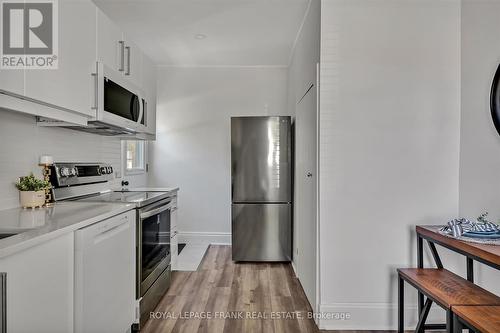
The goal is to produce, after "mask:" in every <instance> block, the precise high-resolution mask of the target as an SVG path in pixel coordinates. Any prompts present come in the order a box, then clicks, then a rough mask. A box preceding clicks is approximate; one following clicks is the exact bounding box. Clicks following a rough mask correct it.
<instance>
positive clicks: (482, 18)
mask: <svg viewBox="0 0 500 333" xmlns="http://www.w3.org/2000/svg"><path fill="white" fill-rule="evenodd" d="M499 13H500V2H498V1H496V0H489V1H484V0H481V1H479V0H467V1H463V3H462V109H461V111H462V119H461V132H460V133H461V140H460V214H461V215H462V216H467V217H470V218H473V217H476V216H478V215H479V214H481V213H482V212H484V211H488V212H489V213H490V217H491V218H492V219H493V221H495V222H498V219H499V218H500V205H499V202H500V181H499V176H498V172H499V170H500V136H499V135H498V133H497V132H496V130H495V127H494V125H493V121H492V118H491V114H490V106H489V98H490V89H491V83H492V81H493V75H494V74H495V71H496V69H497V67H498V64H499V63H500V43H499V36H500V19H499ZM489 271H491V269H481V270H479V271H478V277H479V279H478V280H479V282H480V283H481V284H483V285H484V286H485V287H487V288H488V289H490V290H492V291H496V293H497V294H500V285H499V284H498V278H499V276H500V273H499V272H498V271H495V272H493V271H491V272H489Z"/></svg>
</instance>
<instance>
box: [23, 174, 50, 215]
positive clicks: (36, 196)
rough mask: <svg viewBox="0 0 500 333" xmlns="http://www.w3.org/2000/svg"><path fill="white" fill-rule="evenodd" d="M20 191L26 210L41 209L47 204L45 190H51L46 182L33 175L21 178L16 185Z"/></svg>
mask: <svg viewBox="0 0 500 333" xmlns="http://www.w3.org/2000/svg"><path fill="white" fill-rule="evenodd" d="M16 187H17V189H18V190H19V200H20V201H21V206H22V207H24V208H34V207H41V206H43V205H44V204H45V190H46V189H48V188H50V183H49V182H48V181H46V180H42V179H38V178H36V177H35V176H34V175H33V173H31V174H30V175H29V176H26V177H21V178H19V182H17V183H16Z"/></svg>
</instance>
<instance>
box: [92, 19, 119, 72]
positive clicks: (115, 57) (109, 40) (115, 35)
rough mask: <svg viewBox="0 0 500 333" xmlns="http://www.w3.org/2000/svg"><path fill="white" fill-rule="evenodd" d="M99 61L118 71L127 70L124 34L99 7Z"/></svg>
mask: <svg viewBox="0 0 500 333" xmlns="http://www.w3.org/2000/svg"><path fill="white" fill-rule="evenodd" d="M97 61H99V62H102V63H103V64H105V65H106V66H108V67H110V68H111V69H114V70H116V71H120V72H124V71H125V41H124V40H123V34H122V32H121V30H120V29H119V28H118V27H117V26H116V25H115V24H114V23H113V22H112V21H111V20H110V19H109V18H108V17H107V16H106V15H105V14H104V13H103V12H102V11H101V10H100V9H97Z"/></svg>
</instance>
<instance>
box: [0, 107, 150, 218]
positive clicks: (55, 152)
mask: <svg viewBox="0 0 500 333" xmlns="http://www.w3.org/2000/svg"><path fill="white" fill-rule="evenodd" d="M41 155H51V156H53V157H54V161H56V162H104V163H110V164H111V165H112V166H113V168H114V169H115V170H117V171H118V172H119V173H120V169H121V142H120V139H119V138H113V137H105V136H99V135H94V134H88V133H83V132H78V131H74V130H70V129H63V128H52V127H39V126H37V124H36V121H35V118H34V117H32V116H29V115H25V114H22V113H18V112H12V111H7V110H3V109H0V209H6V208H12V207H18V206H19V194H18V191H17V189H16V188H15V187H14V182H15V181H16V180H17V178H18V177H20V176H24V175H27V174H28V173H30V172H33V173H35V175H38V176H41V168H40V167H39V166H38V160H39V158H40V156H41ZM127 179H128V180H130V182H131V184H133V185H134V186H144V185H145V184H146V176H145V175H142V176H137V177H134V179H130V177H127ZM120 182H121V179H115V180H114V181H113V182H112V186H115V187H118V186H120Z"/></svg>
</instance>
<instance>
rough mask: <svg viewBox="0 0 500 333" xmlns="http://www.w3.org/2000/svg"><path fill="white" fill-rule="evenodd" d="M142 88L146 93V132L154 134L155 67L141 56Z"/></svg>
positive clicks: (146, 58) (145, 57)
mask: <svg viewBox="0 0 500 333" xmlns="http://www.w3.org/2000/svg"><path fill="white" fill-rule="evenodd" d="M142 90H143V91H144V93H145V94H146V100H147V102H148V105H147V113H146V132H147V133H149V134H153V135H154V134H156V67H155V65H154V63H153V62H152V61H151V60H150V59H149V58H148V57H147V56H145V55H144V56H143V57H142Z"/></svg>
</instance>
